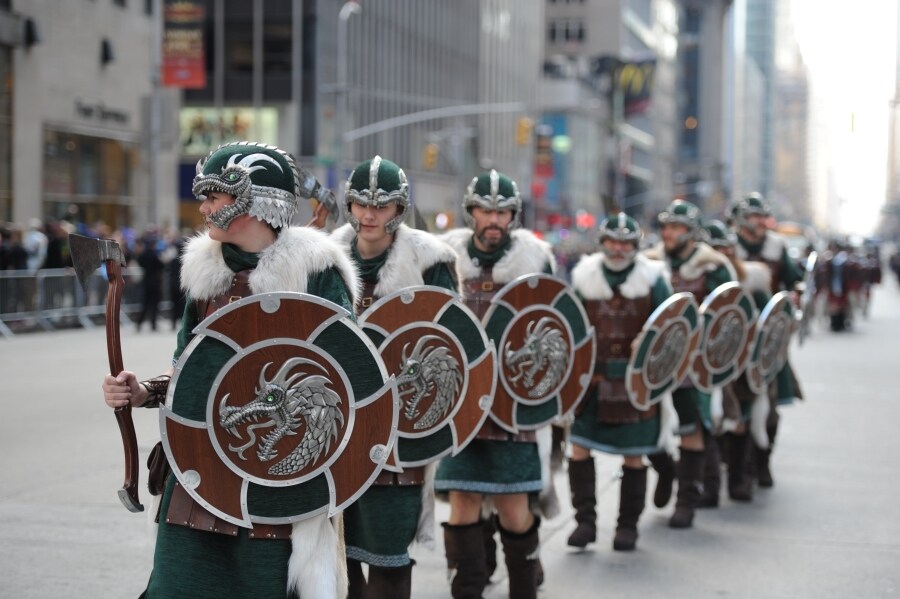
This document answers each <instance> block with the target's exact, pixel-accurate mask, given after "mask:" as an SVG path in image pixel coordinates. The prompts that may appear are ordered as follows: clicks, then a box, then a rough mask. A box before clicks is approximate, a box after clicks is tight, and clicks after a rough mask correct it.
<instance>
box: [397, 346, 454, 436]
mask: <svg viewBox="0 0 900 599" xmlns="http://www.w3.org/2000/svg"><path fill="white" fill-rule="evenodd" d="M432 341H437V342H438V343H432V344H431V345H429V343H430V342H432ZM409 345H410V344H409V343H407V344H406V345H405V346H404V347H403V354H402V362H401V364H400V374H398V375H397V387H398V388H399V389H400V397H401V398H403V399H404V402H405V404H406V407H405V408H404V410H403V416H404V417H405V418H406V419H407V420H413V419H415V418H417V417H418V416H419V414H420V410H419V403H420V402H421V401H422V399H424V398H425V396H426V395H427V394H429V393H431V392H432V391H434V394H435V395H434V401H432V402H431V406H429V408H428V409H427V410H426V411H425V414H423V415H422V417H421V418H419V419H418V420H417V421H416V422H415V423H414V424H413V428H414V429H416V430H423V429H428V428H430V427H431V426H433V425H434V424H435V423H436V422H437V421H438V420H440V419H441V418H443V417H444V416H446V415H447V412H449V411H450V408H451V407H452V406H453V402H454V401H455V400H456V398H457V397H459V388H460V386H461V385H462V382H463V375H462V373H461V372H460V370H459V362H458V361H457V360H456V358H454V357H453V356H452V355H451V354H450V348H449V347H447V346H446V345H444V344H443V340H442V339H441V338H440V337H438V336H437V335H425V336H424V337H421V338H420V339H419V340H418V341H417V342H416V344H415V346H414V347H413V348H412V351H411V352H409V353H407V350H408V349H409ZM409 395H412V397H410V398H409V399H406V397H407V396H409Z"/></svg>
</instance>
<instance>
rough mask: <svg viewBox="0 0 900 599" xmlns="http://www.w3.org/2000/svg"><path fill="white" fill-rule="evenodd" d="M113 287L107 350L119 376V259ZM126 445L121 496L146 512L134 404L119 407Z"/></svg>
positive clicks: (109, 265)
mask: <svg viewBox="0 0 900 599" xmlns="http://www.w3.org/2000/svg"><path fill="white" fill-rule="evenodd" d="M106 273H107V276H108V278H109V289H108V290H107V292H106V349H107V353H108V354H109V372H110V373H111V374H112V375H113V376H119V374H121V372H122V371H123V370H125V366H124V365H123V363H122V341H121V336H120V334H119V310H120V309H121V307H122V292H123V290H124V288H125V281H124V279H123V278H122V266H121V265H120V264H119V262H118V261H117V260H106ZM115 414H116V421H117V422H118V423H119V432H120V433H121V434H122V445H123V448H124V450H125V482H124V483H123V485H122V488H121V489H119V499H120V500H121V501H122V504H123V505H124V506H125V507H126V508H127V509H128V511H130V512H142V511H144V506H143V505H141V501H140V499H139V498H138V474H139V472H140V471H139V469H138V447H137V436H136V435H135V433H134V421H133V420H132V419H131V406H130V405H127V406H124V407H121V408H116V409H115Z"/></svg>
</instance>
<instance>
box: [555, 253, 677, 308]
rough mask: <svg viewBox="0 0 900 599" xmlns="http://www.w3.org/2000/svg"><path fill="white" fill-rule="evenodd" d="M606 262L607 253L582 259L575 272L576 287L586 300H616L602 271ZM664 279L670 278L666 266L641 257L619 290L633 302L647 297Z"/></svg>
mask: <svg viewBox="0 0 900 599" xmlns="http://www.w3.org/2000/svg"><path fill="white" fill-rule="evenodd" d="M605 258H606V256H604V254H603V252H597V253H595V254H589V255H586V256H582V257H581V260H579V261H578V264H576V265H575V267H574V268H573V269H572V287H574V288H575V291H577V292H578V293H579V295H581V297H583V298H584V299H586V300H608V299H611V298H612V296H613V290H612V288H611V287H610V286H609V282H608V281H607V280H606V277H605V276H604V275H603V270H602V268H601V266H603V262H604V260H605ZM660 277H663V278H666V265H665V264H664V263H663V262H661V261H659V260H651V259H650V258H648V257H647V256H645V255H643V254H638V255H637V256H635V259H634V268H633V269H632V270H631V272H630V273H628V278H626V279H625V282H624V283H622V284H621V285H620V286H619V291H620V292H621V293H622V296H623V297H627V298H629V299H634V298H637V297H644V296H647V295H649V294H650V290H651V289H653V286H654V285H655V284H656V282H657V281H658V280H659V279H660Z"/></svg>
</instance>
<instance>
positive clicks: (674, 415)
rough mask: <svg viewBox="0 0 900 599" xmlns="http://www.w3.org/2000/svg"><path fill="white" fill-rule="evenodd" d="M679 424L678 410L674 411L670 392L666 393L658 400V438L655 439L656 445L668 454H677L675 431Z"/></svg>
mask: <svg viewBox="0 0 900 599" xmlns="http://www.w3.org/2000/svg"><path fill="white" fill-rule="evenodd" d="M679 426H680V423H679V421H678V412H677V411H675V402H674V400H673V399H672V394H671V393H666V394H664V395H663V396H662V400H661V401H660V402H659V438H658V439H657V440H656V446H657V447H658V448H659V449H661V450H663V451H665V452H666V453H668V454H670V455H678V454H677V452H678V436H677V435H676V431H677V430H678V427H679Z"/></svg>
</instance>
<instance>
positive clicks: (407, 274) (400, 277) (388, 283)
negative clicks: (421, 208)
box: [331, 224, 460, 297]
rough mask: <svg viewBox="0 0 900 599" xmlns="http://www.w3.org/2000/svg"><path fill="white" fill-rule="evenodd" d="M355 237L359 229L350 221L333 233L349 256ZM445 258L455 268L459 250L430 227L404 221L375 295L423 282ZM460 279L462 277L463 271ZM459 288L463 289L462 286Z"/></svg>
mask: <svg viewBox="0 0 900 599" xmlns="http://www.w3.org/2000/svg"><path fill="white" fill-rule="evenodd" d="M354 237H356V231H354V230H353V227H352V226H350V225H349V224H346V225H344V226H342V227H339V228H337V229H335V230H334V232H332V234H331V238H332V239H333V240H335V241H336V242H337V243H338V244H340V246H341V248H343V250H344V252H345V253H346V254H347V255H348V256H349V255H350V243H351V242H352V241H353V238H354ZM442 262H444V263H448V264H449V265H450V268H451V270H456V252H455V251H454V250H453V248H452V247H450V245H449V244H447V243H446V242H444V241H441V240H440V239H438V238H437V237H436V236H434V235H432V234H431V233H428V232H427V231H420V230H418V229H412V228H410V227H407V226H406V225H403V224H401V225H400V227H399V228H398V229H397V232H396V233H395V234H394V242H393V243H392V244H391V249H390V250H389V252H388V256H387V260H386V261H385V263H384V266H382V267H381V270H379V271H378V284H377V285H376V286H375V295H377V296H378V297H384V296H385V295H388V294H390V293H393V292H395V291H399V290H401V289H404V288H406V287H411V286H413V285H422V284H424V280H423V278H422V275H423V274H424V273H425V271H426V270H428V269H429V268H431V267H432V266H434V265H436V264H440V263H442ZM456 279H457V281H459V279H460V277H459V273H457V277H456ZM456 291H457V292H459V289H456Z"/></svg>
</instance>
